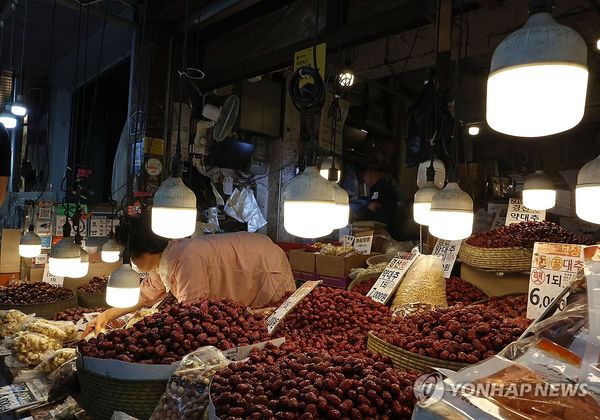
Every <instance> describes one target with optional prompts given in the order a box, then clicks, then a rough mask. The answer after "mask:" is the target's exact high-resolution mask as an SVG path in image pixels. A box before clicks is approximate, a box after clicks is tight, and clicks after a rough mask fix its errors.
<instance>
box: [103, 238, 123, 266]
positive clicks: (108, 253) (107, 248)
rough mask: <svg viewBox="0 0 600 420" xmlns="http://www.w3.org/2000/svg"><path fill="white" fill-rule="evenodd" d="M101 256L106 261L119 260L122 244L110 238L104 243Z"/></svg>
mask: <svg viewBox="0 0 600 420" xmlns="http://www.w3.org/2000/svg"><path fill="white" fill-rule="evenodd" d="M100 258H102V261H104V262H105V263H114V262H117V261H119V259H120V258H121V245H119V244H118V243H117V241H115V240H114V239H112V238H111V239H109V240H108V241H106V242H105V243H104V245H102V251H101V252H100Z"/></svg>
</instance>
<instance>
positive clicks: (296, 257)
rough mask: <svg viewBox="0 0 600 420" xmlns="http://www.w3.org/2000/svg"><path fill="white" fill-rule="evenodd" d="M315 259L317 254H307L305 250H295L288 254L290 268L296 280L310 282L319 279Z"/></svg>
mask: <svg viewBox="0 0 600 420" xmlns="http://www.w3.org/2000/svg"><path fill="white" fill-rule="evenodd" d="M315 257H316V254H314V253H312V252H305V251H304V250H303V249H293V250H291V251H290V252H289V253H288V258H289V260H290V266H291V267H292V272H293V273H294V278H295V279H296V280H300V281H310V280H316V279H317V273H316V269H315V259H316V258H315Z"/></svg>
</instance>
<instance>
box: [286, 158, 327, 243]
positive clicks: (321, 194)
mask: <svg viewBox="0 0 600 420" xmlns="http://www.w3.org/2000/svg"><path fill="white" fill-rule="evenodd" d="M334 207H335V201H334V192H333V186H332V185H331V183H330V182H329V181H327V180H326V179H323V178H322V177H321V176H320V175H319V171H318V170H317V168H316V167H315V166H308V167H306V169H304V172H302V173H301V174H300V175H298V176H296V177H295V178H294V179H292V180H291V181H290V183H289V184H288V186H287V188H286V191H285V199H284V202H283V226H284V228H285V230H286V231H287V232H288V233H290V234H292V235H295V236H298V237H300V238H319V237H321V236H325V235H329V234H330V233H331V232H333V225H334V223H333V220H332V219H333V214H334Z"/></svg>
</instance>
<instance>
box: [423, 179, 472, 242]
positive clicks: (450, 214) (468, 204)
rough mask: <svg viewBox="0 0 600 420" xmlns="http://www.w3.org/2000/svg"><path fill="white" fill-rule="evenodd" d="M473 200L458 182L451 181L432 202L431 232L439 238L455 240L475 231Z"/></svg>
mask: <svg viewBox="0 0 600 420" xmlns="http://www.w3.org/2000/svg"><path fill="white" fill-rule="evenodd" d="M473 218H474V217H473V200H472V199H471V197H470V196H469V194H467V193H466V192H464V191H463V190H462V189H461V188H460V187H459V186H458V184H457V183H456V182H449V183H448V185H446V187H445V188H444V189H443V190H441V191H440V192H438V193H437V194H436V195H435V196H434V197H433V200H432V202H431V213H430V221H429V232H430V233H431V234H432V235H434V236H435V237H437V238H440V239H446V240H450V241H455V240H459V239H465V238H467V237H469V236H470V235H471V233H472V232H473Z"/></svg>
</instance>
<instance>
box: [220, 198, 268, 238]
mask: <svg viewBox="0 0 600 420" xmlns="http://www.w3.org/2000/svg"><path fill="white" fill-rule="evenodd" d="M224 210H225V213H226V214H227V215H228V216H230V217H233V218H234V219H236V220H237V221H239V222H246V223H248V232H256V231H257V230H259V229H260V228H262V227H263V226H265V225H266V224H267V220H266V219H265V218H264V216H263V215H262V212H261V211H260V207H259V206H258V202H257V201H256V198H254V193H253V192H252V190H251V189H250V188H243V189H242V190H238V189H237V188H236V189H235V190H234V191H233V193H232V194H231V196H230V197H229V199H228V200H227V203H226V204H225V209H224Z"/></svg>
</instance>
